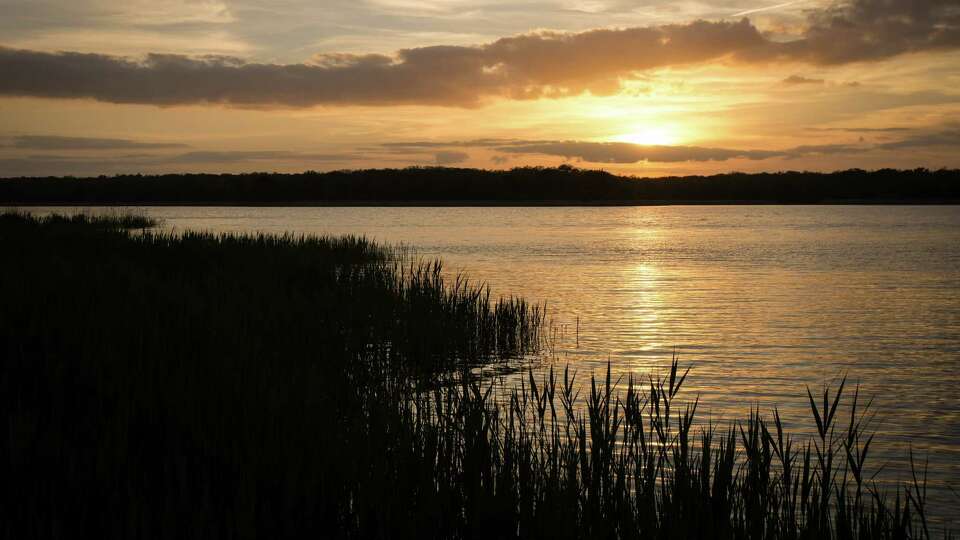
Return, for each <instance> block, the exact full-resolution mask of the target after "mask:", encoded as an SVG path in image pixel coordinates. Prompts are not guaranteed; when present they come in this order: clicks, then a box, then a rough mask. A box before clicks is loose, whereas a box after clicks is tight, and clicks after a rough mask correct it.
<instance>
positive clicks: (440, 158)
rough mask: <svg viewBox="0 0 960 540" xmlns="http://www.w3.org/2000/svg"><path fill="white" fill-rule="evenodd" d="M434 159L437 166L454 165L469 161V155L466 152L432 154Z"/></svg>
mask: <svg viewBox="0 0 960 540" xmlns="http://www.w3.org/2000/svg"><path fill="white" fill-rule="evenodd" d="M434 158H435V160H436V162H437V165H454V164H456V163H463V162H464V161H467V160H468V159H470V154H467V153H466V152H454V151H443V152H437V153H436V154H434Z"/></svg>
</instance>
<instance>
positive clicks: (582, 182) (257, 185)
mask: <svg viewBox="0 0 960 540" xmlns="http://www.w3.org/2000/svg"><path fill="white" fill-rule="evenodd" d="M957 201H960V170H957V169H940V170H930V169H924V168H920V169H912V170H897V169H881V170H876V171H866V170H861V169H850V170H843V171H836V172H832V173H817V172H797V171H787V172H775V173H755V174H748V173H739V172H733V173H727V174H718V175H714V176H683V177H665V178H655V179H651V178H636V177H625V176H617V175H614V174H612V173H609V172H606V171H602V170H586V169H579V168H576V167H572V166H569V165H561V166H560V167H556V168H548V167H519V168H514V169H510V170H482V169H467V168H448V167H410V168H405V169H366V170H353V171H346V170H344V171H332V172H315V171H307V172H304V173H299V174H282V173H266V172H257V173H245V174H165V175H142V174H135V175H117V176H99V177H95V178H77V177H36V178H7V179H2V180H0V202H5V203H14V204H60V203H64V204H187V205H189V204H241V205H242V204H266V205H279V204H304V205H352V204H358V205H376V204H408V205H418V204H419V205H433V204H450V205H485V204H489V205H498V204H502V205H510V204H524V205H529V204H558V205H566V204H623V205H631V204H691V203H726V204H730V203H777V204H815V203H938V202H957Z"/></svg>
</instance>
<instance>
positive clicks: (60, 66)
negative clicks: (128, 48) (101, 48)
mask: <svg viewBox="0 0 960 540" xmlns="http://www.w3.org/2000/svg"><path fill="white" fill-rule="evenodd" d="M956 48H960V7H958V5H957V4H956V0H854V1H853V2H848V3H846V4H843V5H840V6H839V7H832V8H828V9H824V10H819V11H814V12H812V13H811V14H810V15H809V17H808V21H807V26H806V29H805V30H804V32H803V33H802V35H801V36H800V37H799V38H797V39H794V40H792V41H788V42H781V41H775V40H773V39H771V38H769V37H767V36H765V35H764V34H762V33H761V32H760V31H759V30H758V29H757V28H756V27H755V26H754V25H753V24H752V23H751V22H750V21H749V20H748V19H746V18H744V19H741V20H739V21H736V22H731V21H717V22H709V21H696V22H692V23H689V24H679V25H678V24H671V25H662V26H653V27H639V28H626V29H597V30H589V31H585V32H580V33H560V32H536V33H530V34H524V35H519V36H513V37H506V38H502V39H499V40H496V41H494V42H491V43H487V44H485V45H480V46H475V47H464V46H433V47H421V48H412V49H403V50H400V51H399V52H397V53H396V54H395V55H392V56H389V55H382V54H364V55H355V54H336V53H335V54H322V55H318V56H316V57H315V58H314V59H312V61H311V62H309V63H303V64H264V63H248V62H246V61H244V60H242V59H238V58H232V57H224V56H204V57H188V56H181V55H164V54H151V55H148V56H146V57H145V58H142V59H130V58H124V57H118V56H110V55H103V54H82V53H74V52H63V53H48V52H37V51H29V50H17V49H9V48H0V95H7V96H33V97H48V98H88V99H95V100H99V101H104V102H110V103H140V104H152V105H160V106H171V105H187V104H204V103H213V104H224V105H231V106H241V107H270V106H280V107H312V106H317V105H375V106H387V105H404V104H417V105H441V106H456V107H475V106H479V105H482V104H483V103H484V101H486V100H489V99H494V98H506V99H538V98H559V97H565V96H572V95H579V94H583V93H587V92H589V93H591V94H595V95H608V94H612V93H616V92H618V91H619V90H620V89H621V83H622V81H623V80H626V79H630V78H631V77H633V76H634V75H635V74H637V73H639V72H643V71H645V70H650V69H656V68H661V67H668V66H681V65H689V64H697V63H703V62H710V61H720V60H722V61H726V62H732V63H742V64H762V63H769V62H803V63H807V64H812V65H819V66H827V65H836V64H846V63H851V62H862V61H876V60H882V59H886V58H891V57H894V56H897V55H901V54H905V53H913V52H922V51H936V50H949V49H956Z"/></svg>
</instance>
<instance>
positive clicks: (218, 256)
mask: <svg viewBox="0 0 960 540" xmlns="http://www.w3.org/2000/svg"><path fill="white" fill-rule="evenodd" d="M125 223H128V222H127V221H125V220H122V219H121V220H115V221H110V220H105V218H90V217H87V218H74V217H71V218H62V217H48V218H33V217H30V216H26V215H22V214H5V215H0V243H2V249H3V252H4V254H5V255H6V257H5V263H4V264H3V265H0V298H3V303H2V307H0V355H2V362H0V416H2V419H3V422H4V424H3V425H4V426H5V430H4V433H5V435H4V436H3V444H2V445H0V471H2V478H3V481H2V483H0V497H2V499H0V535H3V536H5V537H7V538H81V537H83V538H178V539H179V538H258V537H259V538H305V537H319V538H503V537H525V538H773V539H775V538H791V539H792V538H798V539H799V538H891V539H893V538H928V537H929V536H930V531H929V530H928V526H927V524H926V517H925V488H924V482H925V480H924V478H923V474H922V467H918V468H917V469H915V470H916V471H917V473H916V475H915V477H914V479H913V481H912V482H911V483H909V484H907V485H905V486H903V487H902V488H901V489H900V490H897V491H894V492H893V493H892V494H891V493H886V492H883V491H881V490H880V489H879V488H878V487H877V486H876V484H875V483H873V482H872V481H871V479H870V474H871V472H870V471H871V469H870V467H869V466H868V464H867V458H868V456H869V448H870V444H871V442H872V437H871V436H870V435H869V433H868V432H867V431H868V430H867V427H868V419H869V408H868V407H867V406H866V405H865V404H863V403H862V400H861V399H860V398H859V392H857V391H856V390H854V391H853V394H852V398H848V399H846V400H842V399H841V396H843V395H850V391H849V389H847V388H846V385H845V383H841V384H840V385H839V387H838V388H837V389H836V390H835V391H831V390H830V389H824V390H823V392H822V396H821V394H820V393H817V395H816V396H815V395H814V394H813V393H810V394H809V398H810V403H811V411H812V418H813V421H815V423H816V425H817V436H816V437H815V438H814V439H813V440H796V439H794V438H791V437H790V436H789V435H788V434H786V433H784V431H783V429H782V425H781V422H780V420H779V416H778V415H777V414H776V413H775V414H774V416H773V419H772V421H769V420H767V419H766V418H764V417H763V416H761V415H760V413H759V412H757V411H752V412H751V414H750V415H749V416H748V417H747V419H746V420H745V421H743V422H741V423H738V424H735V425H731V426H727V427H720V426H712V425H708V426H707V427H705V428H696V427H694V426H695V425H696V422H695V415H696V409H697V402H696V400H695V399H694V400H693V401H692V402H684V401H681V400H680V398H679V397H678V396H679V395H680V392H681V389H682V386H683V383H684V382H685V380H686V375H687V374H686V372H681V371H680V368H679V363H678V362H677V361H676V359H674V361H673V363H672V365H671V368H670V370H669V372H668V373H667V374H664V375H663V376H662V377H656V378H649V379H647V380H645V381H640V380H634V379H628V380H627V382H626V389H625V391H623V392H619V391H618V390H617V387H618V385H617V381H612V380H611V375H610V371H609V369H608V371H607V373H606V376H605V377H600V378H593V377H591V379H590V383H589V385H588V386H586V387H582V388H581V387H580V386H579V384H578V382H577V381H576V378H575V376H574V375H573V374H571V373H570V372H569V371H566V370H565V371H564V372H563V374H562V375H558V374H556V373H555V372H554V371H553V370H552V369H551V370H549V371H548V373H546V374H545V375H544V376H543V377H539V378H538V377H537V376H535V375H533V373H532V372H531V373H529V374H527V375H526V377H524V378H523V379H522V383H521V384H519V385H517V386H513V387H506V386H503V385H501V384H499V383H497V382H496V379H488V378H484V377H478V376H475V374H476V368H477V366H483V365H489V364H491V363H493V364H506V363H508V362H510V361H511V359H516V358H522V357H524V356H528V355H530V354H534V353H536V352H537V351H538V350H539V348H540V347H541V346H542V345H543V341H544V340H543V335H544V334H545V332H544V331H543V324H544V323H543V321H544V314H543V310H542V308H540V307H538V306H531V305H529V304H527V303H526V302H524V301H523V300H520V299H515V298H514V299H501V300H498V301H494V300H491V298H490V295H489V292H488V291H487V289H485V288H483V287H479V286H474V285H471V284H470V283H469V282H468V281H467V280H466V279H464V278H463V277H462V276H461V277H457V278H454V279H453V280H452V283H451V282H449V281H447V280H446V279H445V278H444V273H443V271H442V267H441V266H440V264H439V263H425V262H423V261H411V260H410V259H409V258H407V257H403V256H399V255H398V252H397V251H396V250H393V249H390V248H386V247H383V246H379V245H376V244H373V243H371V242H368V241H366V240H364V239H362V238H353V237H341V238H314V237H294V236H289V235H288V236H266V235H259V236H235V235H210V234H202V233H193V232H185V233H183V234H179V235H171V234H166V233H158V232H155V231H151V230H145V231H143V232H142V234H136V235H131V234H129V233H128V232H125V231H126V229H127V228H128V227H126V226H125V225H124V224H125ZM471 374H473V375H471ZM581 392H583V394H581ZM821 398H822V399H821ZM582 402H585V404H586V405H585V407H581V406H580V405H578V404H579V403H582Z"/></svg>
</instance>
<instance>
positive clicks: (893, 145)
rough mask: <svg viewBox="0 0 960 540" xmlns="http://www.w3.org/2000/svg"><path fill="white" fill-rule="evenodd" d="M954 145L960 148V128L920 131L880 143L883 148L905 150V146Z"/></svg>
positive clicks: (878, 146)
mask: <svg viewBox="0 0 960 540" xmlns="http://www.w3.org/2000/svg"><path fill="white" fill-rule="evenodd" d="M930 147H953V148H957V149H960V128H953V129H946V130H943V131H936V132H930V133H920V134H917V135H912V136H910V137H906V138H904V139H901V140H899V141H893V142H888V143H883V144H878V145H877V148H881V149H883V150H903V149H905V148H930Z"/></svg>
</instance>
